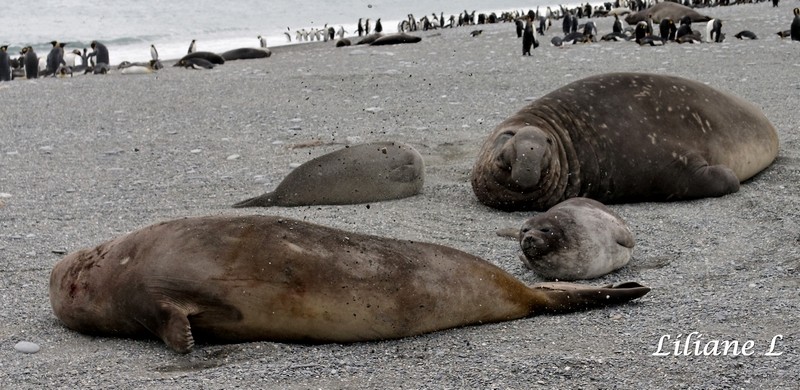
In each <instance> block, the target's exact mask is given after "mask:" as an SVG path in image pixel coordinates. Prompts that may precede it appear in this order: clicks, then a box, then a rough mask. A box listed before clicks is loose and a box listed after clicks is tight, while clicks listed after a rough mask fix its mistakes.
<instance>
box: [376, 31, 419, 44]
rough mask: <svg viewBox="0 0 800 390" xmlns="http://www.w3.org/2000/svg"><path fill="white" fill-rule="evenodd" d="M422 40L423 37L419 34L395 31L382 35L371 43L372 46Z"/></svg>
mask: <svg viewBox="0 0 800 390" xmlns="http://www.w3.org/2000/svg"><path fill="white" fill-rule="evenodd" d="M421 40H422V38H421V37H418V36H414V35H410V34H406V33H394V34H388V35H384V36H381V37H379V38H378V39H376V40H374V41H372V42H371V43H370V44H369V45H370V46H384V45H398V44H401V43H417V42H419V41H421Z"/></svg>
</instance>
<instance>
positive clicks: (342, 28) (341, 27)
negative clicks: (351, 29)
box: [336, 25, 347, 39]
mask: <svg viewBox="0 0 800 390" xmlns="http://www.w3.org/2000/svg"><path fill="white" fill-rule="evenodd" d="M346 33H347V31H344V26H341V25H340V26H339V31H337V32H336V35H338V36H339V39H344V34H346Z"/></svg>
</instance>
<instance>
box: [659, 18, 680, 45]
mask: <svg viewBox="0 0 800 390" xmlns="http://www.w3.org/2000/svg"><path fill="white" fill-rule="evenodd" d="M658 30H659V33H660V34H661V40H662V41H665V42H666V41H674V40H675V34H676V33H677V32H678V27H676V26H675V22H673V21H672V19H670V18H664V19H661V22H660V23H659V24H658Z"/></svg>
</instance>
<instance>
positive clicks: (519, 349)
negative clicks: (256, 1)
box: [0, 2, 800, 389]
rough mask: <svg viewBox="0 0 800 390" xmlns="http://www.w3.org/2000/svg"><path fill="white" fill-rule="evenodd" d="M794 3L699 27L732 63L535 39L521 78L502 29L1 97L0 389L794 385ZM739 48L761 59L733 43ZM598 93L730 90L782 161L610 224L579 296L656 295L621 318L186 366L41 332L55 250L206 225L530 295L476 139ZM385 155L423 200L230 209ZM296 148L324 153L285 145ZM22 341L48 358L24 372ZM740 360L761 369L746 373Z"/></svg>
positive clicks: (286, 53)
mask: <svg viewBox="0 0 800 390" xmlns="http://www.w3.org/2000/svg"><path fill="white" fill-rule="evenodd" d="M791 5H792V4H790V3H787V4H781V6H780V7H778V8H773V7H772V4H771V3H767V2H763V3H758V4H747V5H735V6H729V7H719V8H711V9H703V10H700V11H701V13H706V12H707V13H708V14H709V15H711V16H715V17H718V18H720V19H722V20H724V21H725V25H724V27H723V32H724V33H726V35H727V38H726V40H725V42H723V43H698V44H682V45H681V44H667V45H665V46H661V47H649V46H639V45H636V44H635V43H632V42H599V43H593V44H584V45H571V46H567V47H553V46H551V45H550V44H549V39H550V38H551V37H553V36H554V35H560V34H555V33H550V34H546V35H545V36H543V37H540V40H541V41H542V44H541V46H540V47H539V48H537V49H535V50H533V53H532V54H533V56H532V57H523V56H521V55H520V54H521V50H520V49H521V40H519V39H517V38H516V34H515V32H514V28H513V25H511V24H496V25H485V26H483V27H480V28H481V29H483V30H484V32H483V34H481V35H480V36H478V37H475V38H473V37H471V36H470V34H469V32H470V31H471V28H461V29H458V28H457V29H452V30H448V31H435V32H433V33H431V34H428V35H424V36H423V40H422V42H420V43H415V44H408V45H396V46H382V47H368V46H362V47H350V48H338V49H337V48H335V47H333V46H332V44H331V46H330V47H329V46H327V45H324V42H323V43H321V44H311V45H295V46H280V47H275V48H274V50H273V49H272V48H270V49H271V50H273V55H272V56H271V57H270V58H266V59H259V60H240V61H230V62H226V64H225V65H223V66H220V67H217V68H215V69H213V70H210V71H192V70H186V69H177V68H173V67H171V66H167V67H166V68H165V69H162V70H160V71H158V72H155V73H152V74H147V75H122V74H120V73H119V72H112V73H110V74H108V75H105V76H96V77H74V78H71V79H70V78H66V79H60V80H58V81H53V82H51V81H50V80H49V79H40V80H35V81H32V82H29V83H0V96H2V97H3V111H2V112H3V119H2V123H3V137H1V138H0V166H2V170H0V172H2V175H0V261H2V264H3V270H2V272H0V297H2V299H0V305H1V307H0V345H1V346H2V348H0V362H2V363H0V365H2V370H0V387H2V388H23V389H26V388H31V389H33V388H91V387H103V388H107V387H124V388H148V389H168V388H176V387H180V388H229V387H231V386H239V387H242V388H288V389H301V388H352V389H372V388H375V389H378V388H380V389H383V388H514V389H517V388H544V387H547V388H567V387H571V388H585V389H595V388H597V389H600V388H609V387H615V388H637V389H638V388H671V387H675V386H679V387H683V388H692V389H694V388H697V389H701V388H702V389H705V388H721V387H730V388H738V387H753V386H754V387H764V388H779V387H784V386H785V385H786V384H787V383H794V382H793V381H795V379H796V373H797V367H798V365H799V364H800V355H798V353H797V351H800V333H798V331H797V327H796V322H797V321H796V317H797V313H798V311H799V310H800V297H799V296H798V295H797V287H798V281H797V275H798V272H800V222H799V221H800V127H798V123H800V120H798V113H797V109H796V105H797V101H798V99H797V96H798V95H797V92H798V90H800V81H798V79H797V77H796V74H797V71H798V70H800V56H799V55H798V54H799V53H800V42H791V41H789V40H788V39H780V38H779V37H777V36H776V35H775V32H777V31H779V30H784V29H786V28H788V26H789V25H790V23H791V20H792V18H791V16H792V14H791V11H792V10H791V8H792V7H791ZM595 20H596V22H597V24H598V29H599V31H600V33H601V34H603V33H606V32H610V29H611V21H612V20H613V18H602V19H595ZM581 21H585V20H584V19H582V20H581ZM553 28H556V26H555V25H554V26H553ZM742 29H749V30H751V31H754V32H755V33H756V34H758V36H759V39H758V40H755V41H740V40H737V39H735V38H733V34H735V33H736V32H738V31H739V30H742ZM551 31H552V30H551ZM556 31H560V29H557V30H556ZM329 44H330V43H329ZM165 65H166V63H165ZM606 72H652V73H662V74H670V75H675V76H680V77H685V78H689V79H693V80H700V81H702V82H704V83H707V84H708V85H710V86H712V87H714V88H717V89H721V90H725V91H729V92H731V93H732V94H734V95H736V96H739V97H741V98H743V99H744V100H747V101H749V102H751V103H753V104H755V105H756V106H758V107H760V108H761V109H762V110H763V111H764V114H765V115H766V116H767V118H768V119H769V120H770V121H771V122H772V123H773V125H774V126H775V128H776V129H777V130H778V134H779V140H780V151H779V154H778V158H777V160H776V161H775V162H774V163H773V164H772V165H771V166H770V167H769V168H767V169H766V170H764V171H763V172H761V173H759V174H758V175H756V176H755V177H754V178H752V179H750V180H748V181H746V182H745V183H743V184H742V187H741V189H740V190H739V192H737V193H734V194H730V195H726V196H723V197H720V198H706V199H698V200H694V201H683V202H664V203H631V204H617V205H609V207H610V208H611V209H612V210H613V211H614V212H615V213H617V214H619V215H620V216H621V217H622V218H623V219H625V220H626V221H627V223H628V224H629V226H630V228H631V230H632V231H633V233H634V237H635V240H636V246H635V248H634V251H633V258H632V259H631V262H630V263H629V264H628V265H627V266H625V267H623V268H622V269H620V270H618V271H616V272H614V273H612V274H609V275H606V276H603V277H601V278H598V279H594V280H589V281H580V283H585V284H591V285H605V284H609V283H617V282H624V281H637V282H640V283H642V284H644V285H647V286H649V287H651V288H652V291H651V292H650V293H649V294H647V295H646V296H644V297H642V298H640V299H639V300H637V301H635V302H632V303H629V304H625V305H621V306H614V307H609V308H605V309H598V310H591V311H586V312H579V313H574V314H567V315H541V316H533V317H530V318H526V319H522V320H516V321H510V322H503V323H497V324H483V325H478V326H469V327H463V328H456V329H450V330H446V331H440V332H435V333H430V334H425V335H421V336H416V337H409V338H404V339H399V340H387V341H380V342H366V343H355V344H321V345H308V344H285V343H277V342H254V343H243V344H229V345H207V344H199V345H197V346H196V347H195V350H194V351H193V352H191V353H190V354H188V355H178V354H175V353H173V352H171V351H170V350H169V349H168V348H167V347H166V346H165V345H163V343H162V342H160V341H158V340H130V339H120V338H106V337H92V336H86V335H82V334H79V333H77V332H74V331H71V330H69V329H66V328H65V327H64V326H63V325H61V324H60V323H59V322H58V320H57V319H56V318H55V316H54V315H53V313H52V309H51V307H50V302H49V297H48V283H49V273H50V270H51V268H52V266H53V264H55V262H56V261H58V260H59V259H60V258H61V257H62V256H63V253H71V252H73V251H75V250H77V249H80V248H85V247H93V246H95V245H97V244H99V243H100V242H103V241H106V240H108V239H111V238H113V237H117V236H119V235H121V234H123V233H126V232H129V231H132V230H135V229H138V228H141V227H144V226H147V225H150V224H152V223H155V222H158V221H164V220H169V219H176V218H181V217H184V216H198V215H249V214H260V215H279V216H285V217H291V218H296V219H301V220H307V221H309V222H314V223H317V224H321V225H325V226H330V227H335V228H339V229H343V230H346V231H354V232H359V233H367V234H374V235H379V236H384V237H392V238H397V239H403V240H415V241H425V242H432V243H436V244H441V245H445V246H449V247H452V248H456V249H459V250H462V251H464V252H467V253H470V254H473V255H475V256H479V257H481V258H484V259H486V260H487V261H489V262H491V263H493V264H495V265H497V266H499V267H501V268H503V269H504V270H506V271H507V272H509V273H511V274H512V275H514V276H515V277H517V278H519V279H520V280H522V281H524V282H525V283H527V284H533V283H537V282H540V281H542V280H541V279H540V278H539V277H537V276H536V275H534V274H533V273H531V272H530V271H528V270H526V269H525V267H524V266H523V264H522V262H521V261H519V259H518V255H519V253H520V252H519V245H518V243H516V242H514V241H512V240H507V239H504V238H502V237H497V236H496V234H495V231H496V230H497V229H500V228H507V227H513V226H519V225H520V224H521V222H522V221H524V220H525V219H527V218H528V217H529V216H530V215H531V213H526V212H510V213H509V212H501V211H497V210H493V209H490V208H487V207H485V206H483V205H481V204H479V203H478V202H477V200H476V199H475V196H474V194H473V193H472V189H471V186H470V183H469V174H470V170H471V169H472V165H473V164H474V161H475V158H476V156H477V152H478V148H479V147H480V145H481V143H482V142H483V140H484V139H485V137H486V136H488V134H489V133H490V132H491V130H492V129H493V128H494V127H495V126H496V125H497V124H498V123H500V122H501V121H502V120H504V119H505V118H507V117H508V116H510V115H511V114H513V113H515V112H516V111H518V110H519V109H520V108H522V107H523V106H524V105H526V104H527V102H528V101H530V100H534V99H536V98H538V97H540V96H542V95H544V94H546V93H548V92H550V91H552V90H554V89H556V88H559V87H561V86H563V85H565V84H567V83H568V82H570V81H572V80H576V79H579V78H583V77H587V76H591V75H594V74H598V73H606ZM19 86H24V87H22V88H20V87H19ZM391 140H397V141H402V142H406V143H409V144H411V145H413V146H414V148H416V149H417V150H418V151H419V152H420V153H421V154H422V156H423V158H424V161H425V165H426V179H425V185H424V187H423V191H422V193H421V194H419V195H417V196H414V197H410V198H405V199H400V200H396V201H388V202H380V203H372V204H370V205H369V207H367V205H352V206H314V207H298V208H280V207H276V208H254V209H232V208H231V207H230V206H231V205H232V204H233V203H236V202H238V201H241V200H243V199H246V198H249V197H252V196H256V195H259V194H261V193H263V192H266V191H268V190H271V189H273V188H274V187H275V185H277V183H278V182H280V180H281V179H282V178H283V177H285V176H286V175H287V174H288V173H289V172H290V171H291V170H292V167H294V166H296V165H297V164H299V163H303V162H305V161H308V160H310V159H311V158H313V157H316V156H319V155H322V154H324V153H327V152H330V151H333V150H337V149H339V148H341V147H343V146H342V145H346V144H355V143H362V142H373V141H391ZM309 141H319V145H317V144H314V145H316V146H311V147H304V148H291V147H290V146H291V145H295V144H300V143H307V142H309ZM778 336H781V337H780V338H779V337H778ZM714 340H718V341H720V342H722V341H727V342H729V343H730V344H733V342H734V341H737V342H738V343H737V344H736V345H737V346H739V349H738V350H737V352H738V353H739V354H738V355H737V356H732V354H729V356H726V355H722V354H720V355H689V354H683V351H684V348H687V349H686V351H689V352H692V351H694V350H695V346H694V343H695V342H699V343H700V344H699V348H700V351H701V352H702V351H703V348H705V346H706V345H708V344H709V343H712V342H713V341H714ZM20 341H28V342H33V343H36V344H38V345H39V346H40V347H41V350H40V351H39V352H37V353H35V354H23V353H20V352H17V351H16V350H15V349H14V346H15V344H17V343H18V342H20ZM661 341H663V349H659V345H660V344H659V343H660V342H661ZM750 341H752V343H748V342H750ZM773 341H774V343H775V346H774V348H773V349H770V345H771V343H772V342H773ZM675 343H679V345H678V347H675ZM746 343H748V344H747V345H748V349H747V352H748V353H750V352H753V353H752V354H751V355H746V354H743V353H742V351H743V349H742V346H744V345H745V344H746ZM751 345H752V347H749V346H751ZM712 346H713V345H712ZM675 348H678V349H679V352H680V353H678V354H676V353H673V352H674V350H675ZM708 348H711V347H708ZM767 352H773V353H777V352H782V354H780V355H775V356H772V355H766V353H767ZM655 353H668V356H662V355H660V354H659V355H654V354H655Z"/></svg>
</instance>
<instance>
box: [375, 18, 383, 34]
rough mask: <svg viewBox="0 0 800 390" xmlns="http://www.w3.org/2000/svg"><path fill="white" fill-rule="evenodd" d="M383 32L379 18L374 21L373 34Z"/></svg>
mask: <svg viewBox="0 0 800 390" xmlns="http://www.w3.org/2000/svg"><path fill="white" fill-rule="evenodd" d="M382 31H383V25H381V18H378V20H376V21H375V32H376V33H379V32H382Z"/></svg>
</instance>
